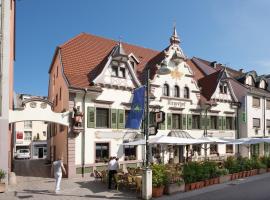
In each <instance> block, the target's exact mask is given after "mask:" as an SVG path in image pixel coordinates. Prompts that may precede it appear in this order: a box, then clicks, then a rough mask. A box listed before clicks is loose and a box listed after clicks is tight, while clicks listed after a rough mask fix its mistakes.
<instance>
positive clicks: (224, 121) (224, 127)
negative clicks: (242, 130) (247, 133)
mask: <svg viewBox="0 0 270 200" xmlns="http://www.w3.org/2000/svg"><path fill="white" fill-rule="evenodd" d="M222 118H223V123H222V124H223V130H226V129H227V128H226V117H225V116H223V117H222Z"/></svg>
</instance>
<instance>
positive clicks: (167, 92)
mask: <svg viewBox="0 0 270 200" xmlns="http://www.w3.org/2000/svg"><path fill="white" fill-rule="evenodd" d="M163 95H164V96H170V87H169V85H168V84H164V85H163Z"/></svg>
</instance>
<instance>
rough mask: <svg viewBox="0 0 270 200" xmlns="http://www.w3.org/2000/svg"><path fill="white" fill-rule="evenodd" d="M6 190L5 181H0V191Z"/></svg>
mask: <svg viewBox="0 0 270 200" xmlns="http://www.w3.org/2000/svg"><path fill="white" fill-rule="evenodd" d="M5 191H6V184H5V183H0V193H3V192H5Z"/></svg>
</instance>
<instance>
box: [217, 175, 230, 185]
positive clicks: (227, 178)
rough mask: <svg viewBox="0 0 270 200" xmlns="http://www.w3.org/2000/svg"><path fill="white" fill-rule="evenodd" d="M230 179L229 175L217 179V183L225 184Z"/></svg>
mask: <svg viewBox="0 0 270 200" xmlns="http://www.w3.org/2000/svg"><path fill="white" fill-rule="evenodd" d="M231 178H232V175H231V174H228V175H224V176H220V177H219V183H226V182H228V181H230V180H231Z"/></svg>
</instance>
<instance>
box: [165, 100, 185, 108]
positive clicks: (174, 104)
mask: <svg viewBox="0 0 270 200" xmlns="http://www.w3.org/2000/svg"><path fill="white" fill-rule="evenodd" d="M168 105H169V106H171V107H175V108H185V106H186V102H182V101H172V100H169V101H168Z"/></svg>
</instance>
